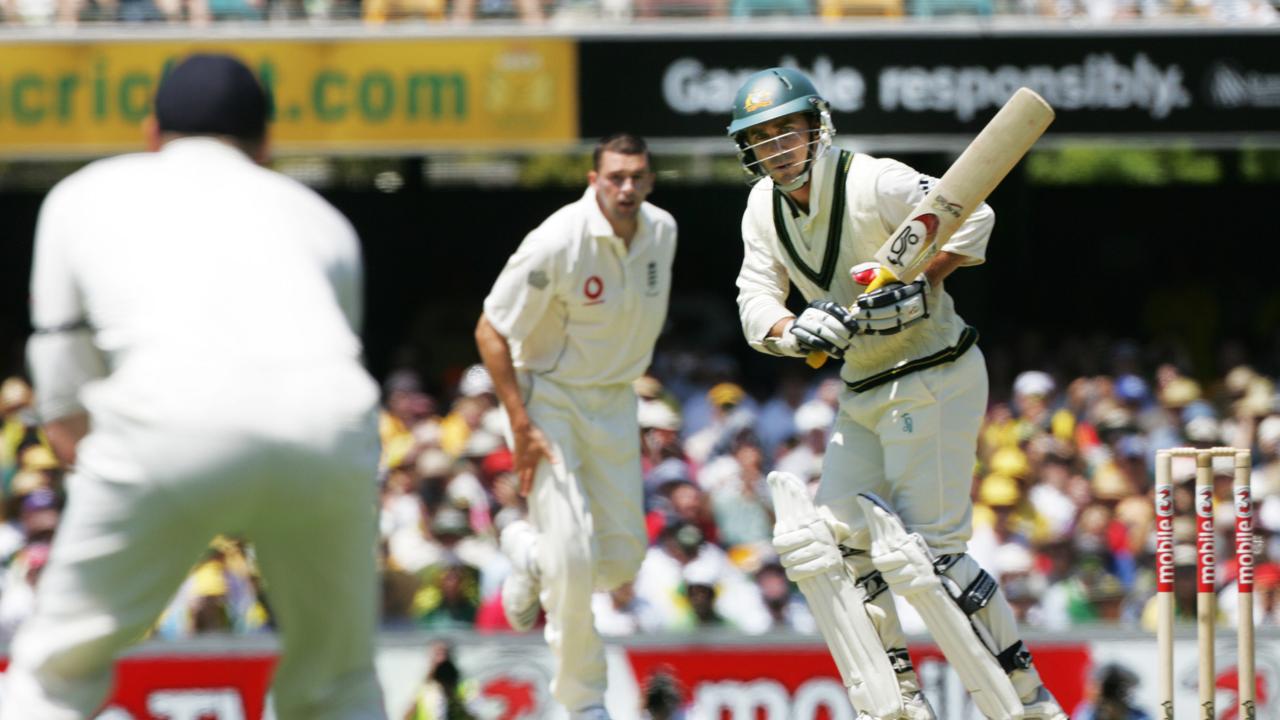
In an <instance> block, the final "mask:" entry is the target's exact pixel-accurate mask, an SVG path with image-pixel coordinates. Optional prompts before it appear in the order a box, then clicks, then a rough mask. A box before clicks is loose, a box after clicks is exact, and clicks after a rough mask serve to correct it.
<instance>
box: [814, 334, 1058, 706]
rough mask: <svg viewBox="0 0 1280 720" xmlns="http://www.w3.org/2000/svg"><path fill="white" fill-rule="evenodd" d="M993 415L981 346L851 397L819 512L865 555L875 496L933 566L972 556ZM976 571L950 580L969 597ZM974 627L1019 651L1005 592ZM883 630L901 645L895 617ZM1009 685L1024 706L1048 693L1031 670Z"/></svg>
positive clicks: (828, 463)
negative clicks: (977, 491)
mask: <svg viewBox="0 0 1280 720" xmlns="http://www.w3.org/2000/svg"><path fill="white" fill-rule="evenodd" d="M986 408H987V367H986V360H985V359H984V358H983V356H982V352H981V351H980V350H978V348H977V347H976V346H975V347H972V348H970V349H969V350H968V351H967V352H965V354H964V355H961V356H960V357H959V358H958V359H957V360H956V361H955V362H952V363H946V364H943V365H938V366H936V367H932V368H929V369H926V370H921V371H919V372H915V373H911V374H910V375H907V376H905V377H902V378H900V379H899V380H897V381H896V382H890V383H885V384H884V385H881V386H879V387H877V388H873V389H871V390H869V391H867V392H863V393H855V392H852V391H849V390H846V391H845V392H844V393H843V394H842V395H841V397H840V413H839V414H838V416H837V417H836V423H835V427H834V429H833V431H832V436H831V441H830V443H829V444H828V445H827V452H826V455H825V456H824V457H823V468H822V470H823V472H822V484H821V485H820V486H819V488H818V495H817V497H816V498H815V502H817V503H820V504H826V505H828V506H829V507H830V508H831V512H832V513H833V514H834V515H835V516H836V517H837V518H838V519H840V520H842V521H844V522H846V523H848V524H849V526H850V528H851V529H852V530H853V539H852V541H851V543H850V544H852V545H853V546H855V547H856V548H858V549H862V550H865V549H867V548H868V547H869V538H868V536H867V533H866V519H865V517H864V516H863V514H862V511H861V510H860V509H859V507H858V504H857V502H856V498H857V495H858V493H861V492H873V493H875V494H876V495H879V496H880V497H881V498H882V499H884V500H885V501H886V502H888V503H889V505H890V507H892V508H893V509H894V511H896V512H897V513H898V515H899V517H901V518H902V522H903V524H904V525H905V526H906V527H907V529H908V530H910V531H913V532H917V533H920V536H921V537H923V538H924V540H925V542H926V543H927V544H928V545H929V549H930V550H931V551H933V554H934V555H935V556H938V555H949V554H953V553H963V552H965V550H966V548H967V546H968V543H969V538H970V537H972V535H973V500H972V495H971V492H972V487H973V466H974V462H975V461H976V459H977V445H978V432H979V430H980V428H981V427H982V418H983V415H984V414H985V413H986ZM860 564H862V565H863V567H865V566H866V565H867V564H868V563H866V562H863V563H860ZM978 571H979V566H978V564H977V563H976V562H975V561H974V560H973V559H972V558H970V557H968V556H967V555H966V556H965V558H964V559H962V560H961V561H959V562H958V563H957V565H956V566H954V567H953V569H952V570H951V571H949V574H950V575H951V577H952V578H953V579H954V580H956V581H957V582H958V583H959V584H960V586H961V587H966V586H967V585H968V584H969V582H971V581H972V580H973V578H974V577H976V575H977V573H978ZM890 607H891V606H890ZM974 617H975V618H976V619H977V620H978V621H979V622H981V623H982V624H983V625H984V626H985V627H986V628H987V630H988V631H989V632H990V633H991V636H992V638H993V639H994V641H995V642H996V644H997V645H998V646H999V649H1000V650H1003V649H1005V648H1008V647H1010V646H1012V645H1013V644H1014V643H1016V642H1017V641H1018V628H1017V622H1016V619H1015V618H1014V615H1013V610H1012V609H1011V608H1010V607H1009V602H1008V600H1006V599H1005V597H1004V592H1003V591H1001V590H1000V589H999V588H997V590H996V594H995V596H994V597H993V598H992V599H991V601H990V602H989V603H988V604H987V606H986V607H985V608H983V609H981V610H979V611H978V612H977V613H976V614H975V615H974ZM885 622H887V623H890V626H889V629H888V632H887V634H888V635H889V637H901V636H902V630H901V626H900V624H899V621H898V618H897V613H896V612H890V615H889V617H888V618H887V619H886V621H885ZM885 634H886V633H885V632H882V637H883V636H884V635H885ZM1010 678H1011V680H1012V681H1013V684H1014V687H1015V689H1017V691H1018V694H1019V695H1020V696H1022V697H1026V696H1027V695H1028V694H1029V693H1030V692H1032V691H1033V690H1035V689H1036V688H1038V687H1039V686H1040V684H1041V681H1040V675H1039V673H1038V672H1037V671H1036V670H1035V669H1034V668H1028V669H1026V670H1017V671H1014V672H1013V673H1011V674H1010Z"/></svg>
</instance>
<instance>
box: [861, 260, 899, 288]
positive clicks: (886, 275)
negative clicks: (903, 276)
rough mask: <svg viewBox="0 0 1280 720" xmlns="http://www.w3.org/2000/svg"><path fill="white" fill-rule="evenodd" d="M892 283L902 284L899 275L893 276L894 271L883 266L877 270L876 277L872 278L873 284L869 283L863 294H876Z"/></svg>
mask: <svg viewBox="0 0 1280 720" xmlns="http://www.w3.org/2000/svg"><path fill="white" fill-rule="evenodd" d="M891 282H901V280H899V279H898V276H897V275H894V274H893V271H892V270H890V269H889V268H887V267H885V266H883V265H881V266H880V267H879V268H878V269H876V276H875V277H874V278H872V280H871V282H869V283H867V288H866V289H865V290H863V291H862V292H863V294H864V295H865V294H866V293H870V292H875V291H877V290H879V289H880V288H882V287H884V286H885V285H888V284H889V283H891Z"/></svg>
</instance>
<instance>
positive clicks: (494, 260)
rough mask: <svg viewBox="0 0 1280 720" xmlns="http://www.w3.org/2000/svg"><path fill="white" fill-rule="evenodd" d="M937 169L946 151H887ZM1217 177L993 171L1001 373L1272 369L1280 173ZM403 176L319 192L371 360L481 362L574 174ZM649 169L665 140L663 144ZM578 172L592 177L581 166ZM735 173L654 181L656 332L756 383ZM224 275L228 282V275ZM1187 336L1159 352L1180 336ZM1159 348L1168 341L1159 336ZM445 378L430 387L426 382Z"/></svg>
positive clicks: (24, 258)
mask: <svg viewBox="0 0 1280 720" xmlns="http://www.w3.org/2000/svg"><path fill="white" fill-rule="evenodd" d="M894 154H895V156H897V157H899V158H900V159H902V160H904V161H905V162H908V163H910V164H912V165H914V166H915V167H917V168H918V169H920V170H923V171H926V172H930V173H933V174H935V175H937V174H941V173H942V172H943V171H945V169H946V166H947V165H948V164H949V162H950V156H948V155H945V154H932V153H931V154H910V153H894ZM1210 155H1212V156H1214V157H1215V158H1216V160H1217V162H1218V165H1219V167H1220V168H1221V170H1222V172H1221V181H1220V182H1217V183H1212V184H1199V183H1178V182H1171V183H1169V184H1160V185H1154V186H1152V185H1133V184H1127V183H1125V184H1097V183H1090V184H1085V185H1052V184H1043V183H1033V182H1030V181H1029V180H1028V178H1027V175H1026V173H1025V171H1024V166H1020V167H1019V168H1018V169H1015V171H1014V174H1013V175H1011V176H1010V178H1009V179H1008V180H1006V182H1005V183H1004V184H1003V185H1002V186H1001V187H1000V188H998V189H997V190H996V192H995V194H994V195H993V196H992V198H991V204H992V205H993V206H994V207H995V209H996V213H997V223H996V230H995V233H994V235H993V237H992V240H991V244H990V247H989V257H988V262H987V264H986V265H985V266H984V267H981V268H978V269H968V270H963V271H961V272H958V273H956V274H955V275H954V276H953V278H952V279H951V280H948V289H949V291H950V292H951V294H952V295H953V296H954V297H955V298H956V302H957V306H958V308H959V310H960V312H961V313H962V315H963V316H964V317H965V318H966V319H967V320H968V321H969V322H970V323H971V324H974V325H976V326H977V327H978V328H979V330H980V331H981V333H982V340H981V346H982V347H983V349H984V352H986V353H987V356H988V362H989V364H990V366H991V371H992V387H993V389H995V388H1004V387H1008V381H1009V380H1010V379H1011V377H1008V376H1007V373H1009V372H1012V367H1014V366H1018V367H1026V366H1030V365H1031V364H1034V363H1040V364H1042V365H1044V366H1046V367H1050V368H1054V369H1058V370H1060V371H1062V372H1063V373H1066V374H1068V375H1077V374H1082V373H1090V372H1103V371H1105V370H1106V369H1107V368H1104V367H1093V366H1092V365H1093V364H1095V363H1097V362H1098V360H1099V358H1100V357H1101V358H1102V359H1104V360H1105V354H1103V355H1101V356H1100V355H1099V354H1098V353H1090V352H1081V350H1082V349H1087V348H1093V347H1099V346H1101V341H1102V340H1103V339H1115V338H1132V339H1133V340H1135V341H1137V342H1138V344H1139V345H1140V346H1141V347H1142V348H1143V351H1144V352H1146V353H1148V355H1149V357H1147V358H1144V359H1148V360H1151V361H1154V360H1155V358H1156V357H1161V356H1163V357H1166V358H1168V357H1174V358H1177V359H1179V360H1180V361H1182V362H1184V363H1186V364H1188V365H1190V367H1188V368H1187V369H1188V370H1190V371H1191V372H1193V373H1195V374H1199V375H1205V376H1207V375H1211V374H1215V373H1221V372H1223V371H1224V369H1225V368H1226V367H1228V365H1226V364H1225V363H1226V362H1227V361H1228V360H1229V359H1238V355H1239V353H1240V352H1247V353H1248V354H1249V355H1250V356H1251V359H1252V360H1253V362H1254V363H1255V365H1256V366H1257V367H1258V369H1259V370H1261V371H1263V372H1266V373H1271V374H1275V373H1276V372H1277V370H1280V332H1277V328H1280V284H1278V283H1277V282H1276V276H1275V271H1276V267H1277V263H1278V262H1280V252H1277V251H1276V249H1275V245H1276V243H1277V239H1278V233H1277V229H1276V225H1275V222H1274V220H1272V219H1271V218H1272V214H1273V212H1274V211H1273V210H1272V208H1273V207H1274V206H1275V203H1276V198H1277V197H1278V196H1280V180H1276V179H1272V180H1270V181H1267V182H1245V181H1244V180H1242V179H1241V175H1240V173H1239V164H1240V161H1241V157H1242V155H1241V153H1240V152H1238V151H1235V150H1232V151H1222V152H1216V153H1210ZM399 162H401V163H402V164H404V165H405V166H406V167H407V171H406V172H404V173H403V175H404V177H405V178H407V183H408V184H406V185H405V186H404V187H402V188H401V189H399V191H397V192H394V193H385V192H379V191H377V190H375V189H374V188H373V187H369V188H368V189H343V190H336V191H325V192H324V194H325V196H326V197H327V198H328V199H329V200H331V201H332V202H333V203H334V204H335V205H337V207H338V208H340V209H341V210H342V211H343V212H344V213H345V214H346V215H347V216H348V217H349V218H350V219H351V221H352V222H353V223H354V224H355V226H356V228H357V229H358V231H359V232H360V235H361V239H362V242H363V244H364V252H365V260H366V271H367V288H366V294H367V298H368V304H367V308H366V327H365V343H366V353H367V358H368V364H369V366H370V368H371V370H372V371H373V372H374V374H375V375H377V376H379V377H382V376H385V374H386V373H387V372H388V371H389V370H391V369H394V368H395V367H398V366H411V367H416V368H418V369H419V370H421V371H423V372H424V376H425V377H426V378H427V379H428V381H429V382H430V383H431V384H433V385H438V384H440V383H442V382H444V381H445V379H446V378H449V377H450V375H451V374H452V373H456V372H457V370H459V369H460V368H461V367H464V366H465V365H466V364H468V363H471V362H473V361H475V359H476V357H477V356H476V354H475V349H474V346H473V345H472V343H471V329H472V328H473V326H474V323H475V320H476V318H477V317H478V313H479V310H480V303H481V300H482V299H483V296H484V294H485V293H486V292H487V290H488V288H489V285H490V284H491V282H492V280H493V278H494V277H495V276H496V275H497V272H498V270H499V269H500V268H501V266H502V263H503V262H504V261H505V259H506V257H507V256H508V255H509V254H510V252H511V251H512V249H513V248H514V247H515V246H516V244H517V243H518V242H519V241H520V239H521V238H522V237H523V235H524V234H525V233H526V232H527V231H528V230H530V229H531V228H532V227H534V226H535V225H536V224H537V223H538V222H540V221H541V219H542V218H544V217H545V216H546V215H547V214H549V213H550V212H551V211H552V210H554V209H555V208H557V207H559V206H560V205H562V204H565V203H567V202H570V201H572V200H574V199H575V198H576V197H577V196H578V195H579V193H580V192H581V186H578V187H568V186H565V187H552V188H541V189H528V188H501V189H487V188H476V187H441V188H436V187H425V186H423V185H422V182H421V181H416V182H415V181H414V178H416V177H421V175H422V174H421V173H420V172H417V173H415V172H413V170H414V169H415V168H414V164H415V163H417V162H420V161H419V160H415V159H406V160H401V161H399ZM656 165H657V167H658V169H659V170H661V169H662V167H663V158H662V157H661V156H660V157H658V158H657V160H656ZM584 182H585V180H584ZM746 193H747V186H746V185H745V183H733V182H722V183H716V184H710V185H690V184H684V183H679V184H677V183H668V184H666V185H663V184H661V183H660V184H659V187H658V189H657V190H656V191H655V193H654V194H653V196H652V197H651V200H652V201H653V202H655V203H656V204H658V205H660V206H662V207H664V208H666V209H668V210H670V211H671V212H672V213H673V214H674V216H675V217H676V218H677V220H678V221H679V223H680V248H679V252H678V254H677V258H676V268H675V286H674V290H673V302H672V305H671V314H670V320H669V328H668V331H667V332H666V334H665V335H664V338H663V340H662V341H661V342H660V344H659V349H660V350H662V349H668V350H672V349H676V348H692V349H697V350H701V351H704V352H713V353H720V354H724V355H727V356H729V357H731V358H735V359H736V360H737V361H738V362H739V364H740V368H741V373H742V379H743V380H744V381H746V382H747V383H748V384H749V385H751V386H753V387H755V388H759V389H761V390H763V389H765V388H767V387H768V386H769V385H771V383H772V380H773V379H774V378H775V377H776V376H777V374H778V373H780V372H784V371H790V370H794V367H793V366H794V363H787V362H786V361H781V360H774V359H771V358H767V357H764V356H759V355H757V354H756V353H753V352H751V351H750V350H749V349H747V347H746V345H745V343H743V342H742V340H741V337H740V333H739V330H738V325H737V316H736V312H735V308H734V296H735V288H734V285H733V283H734V278H735V275H736V273H737V269H738V264H739V262H740V260H741V249H740V242H741V241H740V239H739V237H738V235H737V228H738V223H739V219H740V217H741V211H742V207H743V205H744V201H745V197H746ZM42 197H43V193H42V192H38V191H21V192H13V191H10V192H5V191H4V190H3V189H0V242H3V245H4V247H5V254H4V256H5V260H4V262H3V263H0V350H2V352H3V354H2V355H0V371H2V372H3V373H4V374H6V375H7V374H9V373H12V372H14V371H18V370H20V369H21V367H22V358H21V352H22V344H23V340H24V337H25V335H26V333H27V332H28V331H29V327H28V324H27V319H26V318H27V292H28V290H27V282H28V273H29V268H30V247H31V237H32V233H33V230H34V224H35V217H36V213H37V211H38V208H39V203H40V201H41V199H42ZM233 291H234V288H230V287H229V288H228V292H233ZM1175 347H1182V348H1185V350H1186V352H1183V353H1180V354H1169V353H1171V352H1172V350H1171V348H1175ZM1165 351H1169V353H1166V352H1165ZM437 389H439V388H437Z"/></svg>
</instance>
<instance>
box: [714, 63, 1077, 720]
mask: <svg viewBox="0 0 1280 720" xmlns="http://www.w3.org/2000/svg"><path fill="white" fill-rule="evenodd" d="M728 132H729V135H730V137H732V138H733V139H734V140H735V142H736V143H737V145H738V149H739V153H740V155H741V157H742V161H743V164H744V165H745V166H746V168H747V169H748V170H749V171H751V172H752V173H753V174H754V175H756V176H757V177H759V179H760V180H759V182H758V183H756V185H755V187H754V188H753V190H752V192H751V195H750V197H749V199H748V201H747V210H746V213H745V214H744V216H743V219H742V237H743V243H744V257H743V262H742V269H741V271H740V273H739V274H738V289H739V293H738V309H739V312H740V315H741V319H742V327H743V330H744V332H745V333H746V337H747V340H748V342H749V343H750V344H751V346H752V347H753V348H755V349H757V350H759V351H761V352H765V353H771V354H774V355H781V356H795V357H802V356H804V355H805V354H806V353H808V352H809V351H812V350H818V351H822V352H825V353H827V354H829V355H831V356H832V357H835V358H838V359H843V360H844V367H843V368H842V369H841V377H842V379H843V380H844V381H845V385H846V389H845V390H844V392H843V394H842V397H841V400H840V412H839V415H838V416H837V419H836V422H835V426H834V430H833V433H832V436H831V440H830V444H829V445H828V446H827V452H826V455H825V458H824V466H823V473H822V481H821V484H820V486H819V488H818V492H817V497H816V498H814V499H813V500H810V497H809V495H808V494H807V488H805V487H804V486H803V485H802V484H801V482H800V481H799V480H798V479H796V478H794V477H791V476H787V475H785V474H783V473H773V474H772V475H771V476H770V484H771V486H772V488H773V491H774V502H775V506H776V508H777V511H778V527H777V531H776V532H775V535H774V546H775V547H776V549H777V550H778V553H779V556H780V559H781V561H782V564H783V566H784V567H786V568H787V575H788V577H790V578H791V579H792V580H795V581H797V582H798V583H799V585H800V588H801V590H802V591H804V593H805V595H806V597H807V599H808V601H809V604H810V606H811V608H812V610H813V614H814V617H815V619H816V620H817V622H818V625H819V627H820V628H821V630H822V633H823V636H824V638H826V640H827V644H828V646H829V647H830V648H831V652H832V655H833V657H834V658H835V660H836V664H837V665H838V667H839V668H840V671H841V675H842V676H843V678H844V681H845V685H846V686H847V687H848V688H849V695H850V699H851V701H852V702H853V705H854V707H855V708H856V709H857V710H858V711H859V712H860V713H863V714H865V715H870V716H873V717H877V718H896V717H907V718H911V719H912V720H928V719H930V718H932V717H933V716H934V714H933V710H932V708H931V707H930V705H929V703H928V701H927V700H926V699H925V698H924V696H923V694H922V693H921V692H920V685H919V679H918V678H917V677H916V673H915V671H914V669H913V667H912V665H911V658H910V657H909V656H908V654H907V646H906V638H905V637H904V635H903V632H902V627H901V625H900V624H899V621H898V617H897V613H896V611H895V609H894V600H893V597H892V594H899V595H901V596H902V597H904V598H905V599H906V600H907V601H909V602H910V603H911V604H912V606H913V607H914V608H915V609H916V610H918V611H919V612H920V615H921V617H922V618H923V619H924V620H925V623H926V625H927V626H928V628H929V630H930V632H931V633H932V635H933V637H934V639H935V641H937V643H938V644H939V646H940V647H941V649H942V650H943V652H944V653H946V655H947V658H948V660H949V661H950V663H951V666H952V667H953V668H955V669H956V671H957V672H958V673H959V674H960V676H961V680H962V681H963V682H964V684H965V687H966V688H967V689H968V690H969V692H970V694H971V696H972V697H973V699H974V702H975V704H976V705H977V706H978V708H979V710H981V711H982V713H983V714H984V715H986V716H987V717H989V718H1000V719H1002V720H1003V719H1007V718H1016V717H1023V718H1037V719H1040V718H1043V719H1046V720H1065V715H1064V714H1063V712H1062V710H1061V708H1060V707H1059V706H1058V704H1057V702H1056V701H1055V700H1054V699H1053V697H1052V695H1050V694H1049V692H1048V691H1047V690H1046V689H1045V688H1044V686H1043V684H1042V683H1041V682H1040V676H1039V674H1038V673H1037V672H1036V669H1035V667H1034V665H1033V664H1032V661H1031V654H1030V653H1029V652H1027V650H1026V648H1025V646H1024V645H1023V643H1022V641H1021V640H1019V639H1018V633H1017V628H1016V627H1015V625H1014V617H1013V613H1012V612H1011V610H1010V608H1009V605H1008V602H1007V601H1006V600H1005V598H1004V596H1003V594H1002V593H1001V592H1000V590H999V588H998V587H997V585H996V583H995V580H994V579H992V577H991V576H990V575H988V574H987V573H986V572H985V571H984V570H982V568H980V567H979V566H978V564H977V563H976V562H975V561H974V560H973V559H972V558H971V557H970V556H969V555H967V554H966V553H965V548H966V544H967V542H968V540H969V537H970V534H971V532H972V523H971V519H972V518H971V513H972V503H971V501H970V497H969V492H970V485H971V476H972V469H973V462H974V455H975V447H976V444H977V438H978V429H979V426H980V424H981V422H982V415H983V412H984V411H985V409H986V403H987V373H986V365H985V363H984V361H983V356H982V353H981V352H980V351H979V350H978V348H977V347H976V346H975V341H976V339H977V332H976V331H975V330H974V329H973V328H971V327H968V326H966V325H965V324H964V322H963V321H962V320H961V319H960V317H959V316H958V315H957V314H956V311H955V308H954V306H953V304H952V301H951V298H950V296H948V295H947V293H946V292H945V291H944V290H943V287H942V282H943V279H944V278H946V277H947V276H948V275H949V274H951V272H952V271H953V270H955V269H956V268H958V267H960V266H964V265H976V264H978V263H981V262H982V261H983V259H984V256H985V252H986V244H987V238H988V236H989V235H990V233H991V228H992V225H993V223H994V214H993V213H992V211H991V209H990V208H989V207H987V206H986V205H985V204H984V205H982V206H981V207H979V208H977V209H976V210H974V211H973V214H972V215H971V216H970V217H969V219H968V220H967V221H966V222H965V223H964V224H963V225H961V226H960V228H959V230H957V231H956V232H955V234H954V235H952V236H951V238H950V240H949V241H948V242H947V243H946V244H945V245H944V246H943V247H942V248H941V249H940V251H939V252H938V253H937V255H936V256H935V257H934V258H933V260H932V261H931V262H930V264H929V265H928V266H927V269H926V270H925V272H924V275H923V277H922V278H921V279H920V280H917V281H916V282H913V283H909V284H905V285H904V284H902V283H893V284H890V285H887V286H885V287H884V288H882V289H880V290H876V291H875V292H871V293H864V292H863V286H865V285H866V284H867V283H868V282H869V280H870V276H871V275H874V271H875V268H874V267H872V268H867V267H865V266H864V267H858V266H859V265H860V264H862V263H865V262H866V261H868V260H870V259H872V257H873V255H874V253H875V252H876V251H877V250H878V249H879V248H880V247H881V245H882V244H883V243H884V242H885V240H886V239H887V238H888V237H889V234H890V232H891V231H893V230H894V228H896V227H898V225H899V223H901V222H902V221H903V219H904V218H906V217H907V215H908V213H910V212H911V211H912V209H913V208H915V207H916V205H917V203H919V202H920V201H921V200H922V199H923V198H924V197H925V195H926V194H927V193H928V191H929V189H930V187H931V185H932V183H933V182H934V180H933V179H932V178H930V177H927V176H924V175H921V174H920V173H918V172H916V171H915V170H912V169H911V168H909V167H907V166H906V165H903V164H902V163H899V162H897V161H894V160H889V159H876V158H872V157H869V156H866V155H861V154H854V153H850V152H845V151H841V150H838V149H836V148H834V147H832V144H831V136H832V134H833V132H834V130H833V129H832V127H831V117H830V113H829V111H828V108H827V103H826V102H825V101H824V100H823V99H822V98H821V97H820V96H819V94H818V91H817V90H816V89H815V88H814V86H813V84H812V83H811V82H810V81H809V79H808V78H807V77H805V76H804V75H803V74H801V73H799V72H796V71H795V70H791V69H787V68H773V69H770V70H765V71H763V72H760V73H757V74H755V75H753V76H751V77H750V78H748V80H747V81H746V83H745V84H744V85H743V86H742V88H741V89H739V91H738V94H737V97H736V98H735V100H734V106H733V117H732V122H731V124H730V125H729V128H728ZM850 268H853V269H854V271H853V272H850ZM792 283H795V284H796V286H797V287H798V288H799V290H800V292H801V294H802V295H803V296H804V298H805V300H806V301H808V302H809V307H808V308H807V309H805V310H804V312H802V313H801V314H800V316H799V317H796V316H794V315H792V313H791V312H790V311H788V310H787V308H786V306H785V304H784V303H785V301H786V297H787V294H788V292H789V291H790V289H791V284H792ZM851 306H853V311H850V310H849V309H847V308H850V307H851ZM891 593H892V594H891Z"/></svg>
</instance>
